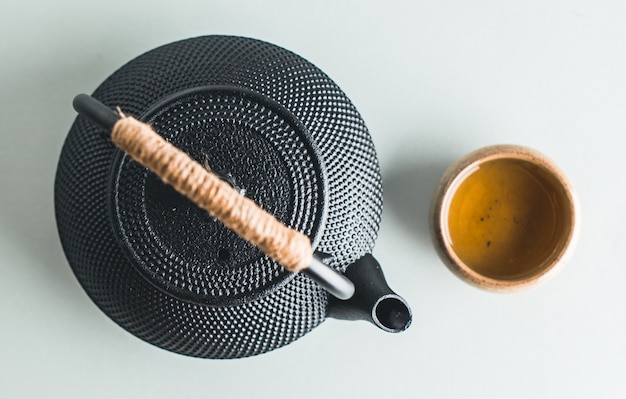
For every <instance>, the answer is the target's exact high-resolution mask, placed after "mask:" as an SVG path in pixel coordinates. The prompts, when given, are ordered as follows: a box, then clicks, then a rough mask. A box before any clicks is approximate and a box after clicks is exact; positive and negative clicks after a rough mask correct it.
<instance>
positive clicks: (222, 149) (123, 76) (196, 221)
mask: <svg viewBox="0 0 626 399" xmlns="http://www.w3.org/2000/svg"><path fill="white" fill-rule="evenodd" d="M93 97H94V98H96V99H98V100H99V101H101V102H102V103H104V104H106V105H107V106H109V107H112V108H114V107H120V108H121V109H122V110H123V111H124V112H125V113H127V114H130V115H133V116H135V117H137V118H138V119H140V120H143V121H145V122H148V123H149V124H150V125H151V126H152V127H153V128H154V129H155V130H156V131H157V132H158V133H159V134H160V135H162V136H163V137H164V138H165V139H166V140H167V141H169V142H171V143H172V144H174V145H175V146H176V147H178V148H179V149H181V150H183V151H185V152H186V153H187V154H188V155H189V156H190V157H191V158H193V159H195V160H196V161H198V162H200V163H202V164H206V165H207V167H209V165H210V168H211V170H212V171H213V172H215V173H216V174H217V175H219V176H220V177H221V178H222V179H223V180H224V181H227V182H228V183H229V184H230V185H231V186H232V187H233V188H235V189H236V190H237V191H239V192H240V193H241V194H242V195H245V196H246V197H248V198H250V199H252V200H254V201H255V202H256V203H257V204H258V205H259V206H261V207H262V208H263V209H265V210H267V211H268V212H270V213H272V214H273V215H274V216H276V218H278V219H279V220H280V221H281V222H283V223H284V224H285V225H287V226H289V227H291V228H293V229H296V230H299V231H301V232H303V233H304V234H306V235H307V236H309V237H310V239H311V241H312V244H313V248H314V249H315V250H316V254H317V255H318V256H319V257H322V258H324V262H325V263H326V264H328V265H330V266H331V267H332V268H334V269H335V270H337V271H339V272H341V273H343V274H344V275H345V276H346V277H347V278H348V279H349V280H351V281H352V283H354V285H355V287H356V288H355V292H354V295H353V297H352V298H350V299H349V300H339V299H337V298H334V297H333V296H332V295H330V294H328V293H327V291H326V290H324V289H323V288H321V287H320V286H319V285H318V284H316V283H315V282H314V281H312V280H311V279H309V278H308V277H307V276H306V275H304V274H302V273H290V272H287V271H285V270H284V269H283V268H281V267H280V265H278V264H277V263H276V262H274V261H273V260H271V259H270V258H268V257H267V256H266V255H264V254H263V253H262V252H261V251H260V250H259V249H258V248H256V247H255V246H253V245H252V244H250V243H248V242H247V241H245V240H243V239H242V238H240V237H239V236H237V235H236V234H235V233H233V232H232V231H230V230H229V229H227V228H226V227H224V225H222V224H221V223H220V222H219V221H218V220H215V219H214V218H212V217H211V216H210V215H209V214H207V213H206V212H204V211H202V210H201V209H199V208H198V207H196V206H195V205H194V204H193V203H192V202H190V201H189V200H188V199H187V198H185V197H184V196H182V195H180V194H179V193H178V192H176V191H175V190H173V189H172V188H171V187H170V186H168V185H166V184H164V183H163V182H162V181H161V180H160V179H159V178H158V177H157V176H156V175H154V174H153V173H152V172H150V171H149V170H148V169H146V168H144V167H143V166H141V165H140V164H139V163H137V162H134V161H132V160H131V159H130V157H129V156H128V155H127V154H125V153H124V152H122V151H120V150H118V149H117V148H116V147H115V146H114V145H113V144H112V143H111V142H110V141H108V140H106V139H104V138H103V136H102V134H101V133H102V132H101V129H100V127H99V126H98V125H96V124H94V123H93V122H91V121H90V120H88V119H86V118H84V117H82V116H79V117H77V119H76V121H75V122H74V124H73V126H72V128H71V130H70V132H69V134H68V137H67V139H66V141H65V144H64V147H63V150H62V153H61V157H60V161H59V165H58V170H57V176H56V182H55V209H56V218H57V225H58V230H59V235H60V237H61V242H62V245H63V248H64V251H65V254H66V256H67V258H68V261H69V263H70V265H71V267H72V269H73V270H74V273H75V274H76V276H77V278H78V280H79V281H80V283H81V285H82V286H83V287H84V289H85V290H86V291H87V293H88V294H89V296H90V297H91V298H92V299H93V301H94V302H95V303H96V304H97V305H98V306H99V307H100V308H101V309H102V310H103V311H104V312H105V313H106V314H107V315H109V316H110V317H111V318H112V319H113V320H114V321H115V322H117V323H118V324H119V325H121V326H122V327H123V328H125V329H126V330H128V331H130V332H131V333H133V334H135V335H136V336H138V337H139V338H142V339H144V340H146V341H148V342H150V343H152V344H155V345H157V346H159V347H162V348H164V349H167V350H170V351H174V352H178V353H182V354H186V355H190V356H197V357H208V358H236V357H244V356H251V355H256V354H260V353H264V352H267V351H270V350H273V349H275V348H278V347H281V346H283V345H286V344H288V343H290V342H292V341H294V340H295V339H297V338H299V337H301V336H302V335H304V334H305V333H307V332H309V331H310V330H311V329H313V328H314V327H316V326H317V325H318V324H320V323H321V322H322V321H323V320H324V318H325V317H327V316H331V317H336V318H343V319H366V320H369V321H371V322H373V323H374V324H376V325H377V326H379V327H380V328H382V329H383V330H385V331H389V332H399V331H403V330H405V329H406V328H407V327H408V326H409V324H410V323H411V311H410V309H409V307H408V305H407V304H406V302H405V301H404V299H402V298H401V297H399V296H398V295H396V294H395V293H393V292H392V291H391V290H390V289H389V288H388V287H387V285H386V283H385V279H384V277H383V275H382V272H381V270H380V266H379V265H378V263H377V262H376V260H375V259H374V258H373V257H372V256H371V255H370V252H371V251H372V248H373V246H374V241H375V239H376V237H377V232H378V226H379V222H380V217H381V211H382V184H381V177H380V172H379V167H378V161H377V158H376V153H375V149H374V145H373V143H372V140H371V138H370V135H369V133H368V131H367V128H366V127H365V124H364V122H363V120H362V119H361V117H360V115H359V113H358V112H357V110H356V109H355V107H354V106H353V105H352V103H351V102H350V100H349V99H348V98H347V97H346V96H345V94H344V93H343V92H342V91H341V90H340V89H339V88H338V87H337V86H336V85H335V84H334V83H333V82H332V81H331V80H330V79H329V78H328V76H326V75H325V74H324V73H323V72H321V71H320V70H319V69H318V68H316V67H315V66H314V65H312V64H311V63H309V62H307V61H306V60H304V59H302V58H301V57H299V56H297V55H295V54H293V53H291V52H289V51H287V50H285V49H282V48H279V47H276V46H274V45H271V44H268V43H265V42H261V41H258V40H253V39H247V38H240V37H231V36H206V37H199V38H194V39H188V40H184V41H180V42H176V43H172V44H169V45H165V46H163V47H160V48H157V49H155V50H152V51H150V52H148V53H145V54H143V55H141V56H139V57H138V58H136V59H134V60H132V61H130V62H129V63H128V64H126V65H124V66H123V67H122V68H120V69H119V70H118V71H117V72H115V73H114V74H113V75H111V76H110V77H109V78H108V79H107V80H106V81H105V82H104V83H102V85H101V86H100V87H99V88H98V89H97V90H96V91H95V92H94V93H93Z"/></svg>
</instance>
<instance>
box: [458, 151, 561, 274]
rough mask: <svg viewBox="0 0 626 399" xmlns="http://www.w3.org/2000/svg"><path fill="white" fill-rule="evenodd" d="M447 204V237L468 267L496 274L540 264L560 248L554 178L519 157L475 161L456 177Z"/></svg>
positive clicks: (535, 268)
mask: <svg viewBox="0 0 626 399" xmlns="http://www.w3.org/2000/svg"><path fill="white" fill-rule="evenodd" d="M451 195H452V200H451V202H450V207H449V210H448V219H447V220H448V234H449V236H448V239H449V240H450V244H451V246H452V249H453V251H454V252H455V253H456V255H457V256H458V257H459V258H460V260H461V261H462V262H463V263H465V264H466V265H467V266H468V267H469V268H471V269H473V270H474V271H476V272H477V273H479V274H481V275H483V276H486V277H490V278H495V279H510V280H514V279H520V278H524V277H527V276H530V275H533V274H535V273H536V272H538V271H540V270H542V268H543V267H544V266H546V265H547V263H548V262H549V261H550V260H551V257H552V255H553V253H554V251H555V250H556V249H557V248H559V241H560V240H561V239H562V235H563V234H562V231H563V227H564V218H565V215H564V212H565V210H564V209H563V207H562V206H561V205H562V204H561V203H560V199H562V196H561V195H560V194H559V191H558V190H557V188H555V184H554V181H553V180H552V179H551V177H550V176H549V175H548V174H547V173H545V171H543V170H542V169H541V168H540V167H538V166H536V165H534V164H532V163H530V162H527V161H523V160H519V159H510V158H509V159H495V160H491V161H487V162H485V163H482V164H480V165H479V166H478V167H477V168H476V169H474V170H472V171H470V172H469V174H468V175H467V176H466V177H465V178H464V179H463V180H461V182H460V183H459V184H458V187H457V188H456V191H455V192H453V193H451Z"/></svg>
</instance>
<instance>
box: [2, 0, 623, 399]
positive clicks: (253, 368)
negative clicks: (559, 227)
mask: <svg viewBox="0 0 626 399" xmlns="http://www.w3.org/2000/svg"><path fill="white" fill-rule="evenodd" d="M218 33H219V34H233V35H242V36H249V37H254V38H258V39H262V40H265V41H268V42H271V43H274V44H277V45H280V46H282V47H285V48H287V49H290V50H292V51H294V52H296V53H298V54H300V55H302V56H303V57H305V58H306V59H308V60H310V61H311V62H313V63H314V64H316V65H318V66H319V67H320V68H321V69H322V70H324V71H325V72H326V73H327V74H328V75H330V77H331V78H332V79H334V80H335V81H336V82H337V84H338V85H339V86H340V87H341V88H342V89H343V90H344V91H345V92H346V93H347V94H348V96H349V97H350V98H351V99H352V101H353V102H354V103H355V105H356V107H357V108H358V109H359V111H360V112H361V114H362V116H363V118H364V119H365V121H366V123H367V124H368V127H369V129H370V131H371V134H372V137H373V139H374V142H375V144H376V146H377V150H378V154H379V158H380V162H381V168H382V173H383V180H384V188H385V211H384V214H383V223H382V227H381V231H380V235H379V240H378V242H377V246H376V249H375V251H374V254H375V255H376V257H377V258H378V259H379V261H380V262H381V264H382V265H383V268H384V269H385V271H386V275H387V278H388V280H389V281H390V283H391V284H392V286H393V288H394V289H395V290H396V291H397V292H398V293H400V294H402V295H404V296H405V297H406V299H407V300H408V301H409V302H410V304H411V305H412V308H413V313H414V321H413V325H412V326H411V327H410V329H409V330H408V331H406V332H404V333H402V334H397V335H390V334H386V333H384V332H382V331H379V330H377V329H376V328H374V327H372V326H370V325H368V324H367V323H365V322H341V321H336V320H327V321H326V322H324V323H323V324H322V325H321V326H319V327H318V328H316V329H315V330H314V331H313V332H311V333H310V334H308V335H306V336H305V337H303V338H302V339H300V340H299V341H297V342H295V343H293V344H291V345H289V346H287V347H284V348H282V349H279V350H276V351H274V352H271V353H268V354H265V355H262V356H258V357H254V358H249V359H243V360H234V361H233V360H230V361H217V360H203V359H193V358H188V357H184V356H180V355H176V354H172V353H168V352H166V351H163V350H161V349H158V348H156V347H153V346H151V345H149V344H146V343H144V342H142V341H140V340H139V339H137V338H135V337H134V336H132V335H130V334H128V333H127V332H125V331H124V330H122V329H121V328H120V327H118V326H117V325H116V324H114V323H113V322H112V321H111V320H109V319H108V318H107V317H106V316H105V315H104V314H103V313H101V312H100V311H99V310H98V309H97V308H96V306H95V305H94V304H93V303H92V302H91V301H90V300H89V299H88V297H87V296H86V294H85V293H84V292H83V290H82V289H81V287H80V286H79V285H78V283H77V281H76V279H75V278H74V276H73V274H72V272H71V270H70V268H69V266H68V264H67V262H66V260H65V257H64V255H63V253H62V250H61V247H60V244H59V241H58V237H57V233H56V226H55V220H54V212H53V194H52V193H53V182H54V173H55V168H56V162H57V159H58V155H59V152H60V149H61V146H62V143H63V140H64V138H65V135H66V133H67V131H68V130H69V127H70V125H71V123H72V121H73V119H74V117H75V113H74V111H73V110H72V107H71V100H72V98H73V96H74V95H75V94H77V93H79V92H92V91H93V90H94V89H95V88H96V87H97V86H98V85H99V84H100V83H101V82H102V80H104V79H105V78H106V77H107V76H108V75H109V74H110V73H112V72H113V71H114V70H115V69H117V68H118V67H120V66H121V65H122V64H124V63H125V62H127V61H128V60H130V59H131V58H133V57H135V56H137V55H139V54H141V53H143V52H145V51H147V50H150V49H152V48H154V47H157V46H159V45H162V44H165V43H169V42H172V41H175V40H179V39H184V38H188V37H193V36H199V35H205V34H218ZM625 110H626V2H624V1H623V0H616V1H608V0H586V1H583V0H575V1H565V0H563V1H555V0H532V1H531V0H525V1H515V0H511V1H496V0H492V1H487V0H476V1H465V0H458V1H451V0H443V1H411V2H408V1H407V2H399V1H396V2H393V1H387V2H385V3H384V5H383V3H382V2H373V1H369V2H366V1H360V2H357V1H352V2H349V1H343V2H339V1H316V2H306V3H305V2H295V1H269V0H267V1H257V2H253V1H228V2H226V1H224V2H220V3H218V2H211V1H176V2H175V1H168V2H160V1H156V0H152V1H130V0H127V1H114V0H109V1H99V2H96V1H84V0H83V1H71V0H55V1H44V0H33V1H20V2H18V1H7V0H2V5H1V6H0V139H1V140H2V141H1V143H0V187H1V188H0V193H1V194H0V283H1V284H0V287H1V288H0V397H2V398H35V397H43V398H79V397H80V398H131V397H137V398H139V397H145V398H192V397H193V398H200V397H207V398H208V397H211V398H219V397H229V398H249V397H263V398H265V397H272V398H293V397H298V398H320V397H329V398H331V397H338V398H348V397H364V398H369V397H392V396H395V395H398V396H399V395H404V396H405V397H422V398H453V397H457V398H548V397H559V398H564V397H567V398H623V397H626V267H625V257H626V217H625V213H624V210H625V209H626V184H625V179H624V175H625V172H626V167H625V164H624V162H625V161H626V160H625V158H626V157H625V156H624V145H625V144H626V139H625V138H624V135H625V133H626V112H625ZM496 143H514V144H523V145H527V146H531V147H534V148H536V149H538V150H540V151H542V152H544V153H545V154H547V155H548V156H549V157H551V158H552V159H553V160H554V161H556V163H557V164H559V165H560V166H561V167H562V168H563V169H564V170H565V172H566V173H567V174H568V175H569V177H570V178H571V180H572V181H573V183H574V185H575V186H576V188H577V190H578V194H579V198H580V202H581V208H582V214H583V225H582V230H581V236H580V241H579V244H578V246H577V249H576V251H575V253H574V256H573V259H572V261H571V262H570V264H569V265H568V266H567V267H566V268H565V270H564V271H563V272H562V273H561V274H560V275H558V276H557V277H556V278H555V279H553V280H552V281H550V282H548V283H547V284H545V285H543V286H541V287H539V288H536V289H534V290H532V291H529V292H525V293H518V294H507V295H502V294H492V293H486V292H482V291H480V290H478V289H476V288H473V287H470V286H468V285H466V284H465V283H463V282H461V281H459V280H458V279H456V278H455V277H454V276H453V275H452V274H451V273H450V272H449V271H448V270H447V269H446V268H445V267H444V266H443V265H442V263H441V262H440V261H439V260H438V258H437V256H436V255H435V252H434V250H433V248H432V246H431V244H430V240H429V237H428V232H427V225H428V223H427V213H428V203H429V200H430V197H431V195H432V193H433V190H434V187H435V184H436V181H437V179H438V178H439V176H440V175H441V173H442V172H443V171H444V169H445V168H446V167H447V166H448V165H449V164H450V163H452V162H453V161H454V160H455V159H457V158H458V157H460V156H462V155H463V154H465V153H467V152H469V151H471V150H474V149H476V148H478V147H481V146H484V145H489V144H496Z"/></svg>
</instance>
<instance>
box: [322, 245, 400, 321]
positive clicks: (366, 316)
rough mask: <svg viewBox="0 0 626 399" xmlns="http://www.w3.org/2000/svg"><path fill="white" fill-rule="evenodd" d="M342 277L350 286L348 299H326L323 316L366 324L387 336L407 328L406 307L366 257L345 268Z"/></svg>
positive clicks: (368, 257) (377, 266) (374, 260)
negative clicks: (382, 331)
mask: <svg viewBox="0 0 626 399" xmlns="http://www.w3.org/2000/svg"><path fill="white" fill-rule="evenodd" d="M345 276H346V277H347V278H348V279H349V280H351V281H352V283H354V286H355V291H354V295H353V296H352V298H350V299H349V300H347V301H342V300H339V299H336V298H333V297H330V299H329V302H328V308H327V316H330V317H333V318H336V319H343V320H367V321H369V322H371V323H373V324H374V325H376V326H378V327H379V328H381V329H382V330H384V331H387V332H393V333H397V332H401V331H404V330H406V329H407V328H408V327H409V326H410V325H411V320H412V313H411V308H410V307H409V305H408V303H407V302H406V301H405V300H404V298H402V297H401V296H399V295H398V294H396V293H395V292H393V291H392V290H391V289H390V288H389V286H388V285H387V281H386V280H385V276H384V274H383V271H382V269H381V267H380V264H379V263H378V261H376V259H374V257H373V256H372V255H370V254H367V255H365V256H363V257H361V258H360V259H358V260H357V261H356V262H354V263H353V264H351V265H350V266H348V268H347V269H346V272H345Z"/></svg>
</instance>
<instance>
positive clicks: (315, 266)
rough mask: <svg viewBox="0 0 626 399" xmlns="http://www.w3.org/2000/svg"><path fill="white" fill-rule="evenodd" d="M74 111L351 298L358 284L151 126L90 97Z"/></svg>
mask: <svg viewBox="0 0 626 399" xmlns="http://www.w3.org/2000/svg"><path fill="white" fill-rule="evenodd" d="M74 108H75V109H76V110H77V111H78V112H79V113H80V114H81V115H84V116H86V117H88V118H89V119H91V120H93V121H95V122H96V123H98V124H99V125H100V126H102V127H103V128H105V129H106V130H107V131H109V132H110V133H111V140H112V141H113V143H114V144H115V145H116V146H117V147H119V148H120V149H122V150H123V151H125V152H126V153H127V154H129V155H130V156H131V157H132V158H133V159H135V160H136V161H138V162H139V163H141V164H142V165H143V166H145V167H147V168H148V169H150V170H152V171H153V172H155V173H156V174H157V175H158V176H159V177H160V178H161V179H162V180H163V181H164V182H165V183H167V184H170V185H171V186H173V187H174V189H176V190H177V191H178V192H180V193H181V194H183V195H185V196H186V197H187V198H189V199H190V200H191V201H193V202H194V203H195V204H196V205H198V206H199V207H200V208H202V209H204V210H206V211H207V212H209V214H211V215H212V216H213V217H215V218H217V219H218V220H220V221H221V222H222V223H224V225H225V226H226V227H228V228H229V229H231V230H233V231H234V232H235V233H237V234H239V235H240V236H241V237H243V238H244V239H245V240H247V241H249V242H251V243H252V244H254V245H256V246H257V247H258V248H259V249H261V251H263V252H264V253H265V254H267V255H268V256H269V257H271V258H272V259H274V260H275V261H277V262H278V263H279V264H281V265H282V266H283V267H284V268H285V269H287V270H289V271H292V272H297V271H302V272H303V273H305V274H306V275H307V276H309V277H311V278H312V279H313V280H315V281H316V282H317V283H318V284H320V285H321V286H322V287H324V288H325V289H326V290H328V291H329V292H330V293H331V294H333V295H334V296H336V297H337V298H339V299H349V298H350V297H352V295H353V294H354V284H352V282H351V281H350V280H348V279H347V278H346V277H345V276H344V275H343V274H341V273H339V272H337V271H336V270H334V269H333V268H331V267H330V266H328V265H326V264H325V263H323V262H322V261H321V260H319V259H317V258H316V257H315V256H314V255H313V250H312V248H311V241H310V240H309V238H308V237H307V236H306V235H304V234H302V233H300V232H299V231H296V230H293V229H291V228H289V227H287V226H285V225H284V224H282V223H281V222H280V221H279V220H278V219H276V218H275V217H274V216H273V215H272V214H270V213H269V212H267V211H265V210H263V209H262V208H261V207H259V206H258V205H257V204H255V203H254V201H252V200H251V199H249V198H246V197H244V196H243V195H241V194H239V193H238V192H237V191H236V190H235V189H233V188H232V187H231V186H230V185H229V184H228V183H226V182H224V181H223V180H221V179H220V178H219V177H218V176H217V175H215V174H214V173H211V172H209V171H208V170H206V169H205V168H204V167H203V166H202V165H200V164H199V163H198V162H196V161H194V160H193V159H191V157H189V155H187V154H186V153H185V152H183V151H181V150H179V149H178V148H176V147H175V146H174V145H172V144H171V143H169V142H167V141H166V140H165V139H163V138H162V137H161V136H159V135H158V134H157V133H156V132H155V131H154V130H152V128H151V127H150V126H149V125H147V124H145V123H143V122H140V121H138V120H137V119H135V118H133V117H130V116H126V115H123V114H122V112H121V111H119V112H118V113H117V114H116V113H115V112H113V111H112V110H111V109H110V108H108V107H107V106H105V105H104V104H102V103H101V102H99V101H98V100H96V99H95V98H93V97H91V96H88V95H86V94H79V95H77V96H76V97H75V98H74Z"/></svg>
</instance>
